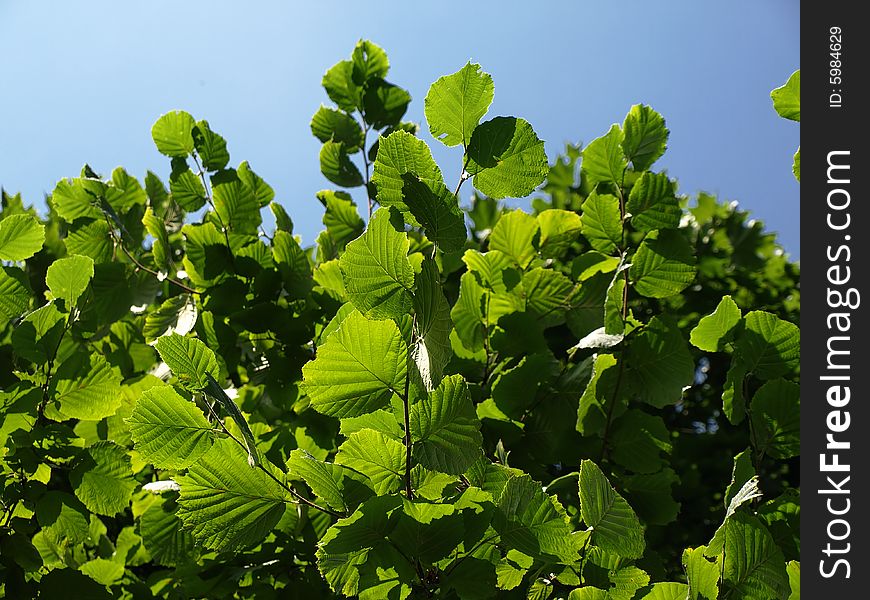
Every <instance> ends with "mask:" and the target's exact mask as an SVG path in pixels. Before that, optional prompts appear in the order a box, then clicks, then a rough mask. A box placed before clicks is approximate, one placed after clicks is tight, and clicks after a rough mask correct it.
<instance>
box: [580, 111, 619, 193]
mask: <svg viewBox="0 0 870 600" xmlns="http://www.w3.org/2000/svg"><path fill="white" fill-rule="evenodd" d="M622 140H623V135H622V130H621V129H620V128H619V125H616V124H614V125H612V126H611V127H610V130H609V131H608V132H607V133H606V134H605V135H603V136H601V137H600V138H596V139H594V140H592V141H591V142H589V145H588V146H586V148H584V150H583V162H582V163H581V164H580V172H581V174H582V175H581V176H582V177H584V178H585V180H586V182H587V183H588V184H589V186H590V187H592V188H594V187H595V186H596V185H597V184H599V183H602V182H604V183H615V184H621V183H622V178H623V174H624V173H625V168H626V160H625V156H624V155H623V151H622Z"/></svg>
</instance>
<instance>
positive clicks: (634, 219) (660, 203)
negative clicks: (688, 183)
mask: <svg viewBox="0 0 870 600" xmlns="http://www.w3.org/2000/svg"><path fill="white" fill-rule="evenodd" d="M626 209H627V210H628V212H629V213H631V215H632V216H631V224H632V225H634V227H635V229H638V230H639V231H653V230H655V229H676V228H677V227H679V226H680V218H681V217H682V215H683V210H682V209H681V208H680V202H679V201H678V200H677V197H676V196H675V195H674V183H673V182H672V181H671V179H670V177H668V176H667V174H665V173H644V174H643V175H641V176H640V179H638V180H637V181H636V182H635V184H634V185H633V186H632V188H631V192H630V193H629V195H628V202H627V204H626Z"/></svg>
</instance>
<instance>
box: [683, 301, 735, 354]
mask: <svg viewBox="0 0 870 600" xmlns="http://www.w3.org/2000/svg"><path fill="white" fill-rule="evenodd" d="M742 321H743V317H742V315H741V313H740V307H738V306H737V303H736V302H734V300H732V298H731V296H723V298H722V300H720V301H719V305H718V306H717V307H716V310H715V311H713V312H712V313H711V314H709V315H707V316H706V317H702V318H701V320H700V321H698V324H697V325H696V326H695V328H694V329H692V333H691V337H690V338H689V341H691V342H692V345H694V346H695V347H696V348H699V349H701V350H705V351H707V352H721V351H722V350H724V349H725V345H726V344H727V343H729V342H731V341H732V340H733V339H734V335H735V333H736V332H737V329H738V326H739V325H740V324H741V323H742Z"/></svg>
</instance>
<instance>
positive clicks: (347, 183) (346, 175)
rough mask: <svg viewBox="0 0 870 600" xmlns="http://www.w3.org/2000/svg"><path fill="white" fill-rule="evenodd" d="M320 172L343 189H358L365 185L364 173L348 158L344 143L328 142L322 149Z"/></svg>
mask: <svg viewBox="0 0 870 600" xmlns="http://www.w3.org/2000/svg"><path fill="white" fill-rule="evenodd" d="M320 172H321V173H323V176H324V177H326V178H327V179H328V180H330V181H331V182H332V183H334V184H335V185H339V186H341V187H357V186H360V185H362V184H363V183H364V181H363V176H362V173H360V172H359V169H358V168H357V166H356V165H355V164H353V162H352V161H351V160H350V158H349V157H348V154H347V150H346V149H345V147H344V144H343V143H342V142H333V141H327V142H326V143H324V144H323V146H322V147H321V148H320Z"/></svg>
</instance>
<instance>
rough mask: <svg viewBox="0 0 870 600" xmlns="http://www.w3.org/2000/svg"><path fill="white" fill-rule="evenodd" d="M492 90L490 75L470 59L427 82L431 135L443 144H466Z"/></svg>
mask: <svg viewBox="0 0 870 600" xmlns="http://www.w3.org/2000/svg"><path fill="white" fill-rule="evenodd" d="M494 93H495V86H494V85H493V83H492V76H491V75H490V74H489V73H486V72H484V71H482V70H481V68H480V65H479V64H476V63H472V62H469V63H468V64H466V65H465V66H464V67H462V68H461V69H459V71H457V72H456V73H453V74H452V75H445V76H443V77H441V78H439V79H438V80H437V81H436V82H435V83H433V84H432V85H431V86H429V92H428V93H427V94H426V99H425V100H424V109H423V110H424V113H425V115H426V122H427V123H429V131H430V132H431V133H432V137H434V138H435V139H437V140H438V141H440V142H441V143H442V144H444V145H445V146H456V145H457V144H462V145H463V146H467V145H468V142H469V141H470V140H471V134H472V132H473V131H474V128H475V127H477V124H478V122H479V121H480V119H481V117H483V115H485V114H486V111H487V110H488V109H489V105H490V104H491V103H492V98H493V95H494Z"/></svg>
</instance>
